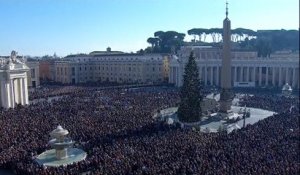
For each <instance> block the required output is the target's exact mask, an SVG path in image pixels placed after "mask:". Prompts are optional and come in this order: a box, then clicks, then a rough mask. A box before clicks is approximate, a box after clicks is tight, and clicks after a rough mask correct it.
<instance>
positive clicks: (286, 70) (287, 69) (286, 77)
mask: <svg viewBox="0 0 300 175" xmlns="http://www.w3.org/2000/svg"><path fill="white" fill-rule="evenodd" d="M285 83H289V68H288V67H286V68H285ZM285 83H284V84H285Z"/></svg>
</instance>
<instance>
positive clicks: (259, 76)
mask: <svg viewBox="0 0 300 175" xmlns="http://www.w3.org/2000/svg"><path fill="white" fill-rule="evenodd" d="M258 69H259V73H258V78H259V82H258V85H259V86H261V80H262V67H258Z"/></svg>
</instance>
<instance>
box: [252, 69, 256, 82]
mask: <svg viewBox="0 0 300 175" xmlns="http://www.w3.org/2000/svg"><path fill="white" fill-rule="evenodd" d="M252 76H253V79H252V81H253V82H254V84H255V78H256V77H255V76H256V67H255V66H254V67H253V72H252ZM255 86H256V85H255Z"/></svg>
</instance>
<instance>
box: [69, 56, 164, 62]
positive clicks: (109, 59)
mask: <svg viewBox="0 0 300 175" xmlns="http://www.w3.org/2000/svg"><path fill="white" fill-rule="evenodd" d="M144 59H147V58H144ZM161 59H162V58H160V57H157V58H153V57H152V58H150V59H149V60H161ZM115 60H117V61H119V60H126V61H137V60H139V58H78V59H77V60H76V58H73V61H115Z"/></svg>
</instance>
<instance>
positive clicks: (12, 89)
mask: <svg viewBox="0 0 300 175" xmlns="http://www.w3.org/2000/svg"><path fill="white" fill-rule="evenodd" d="M9 85H10V99H11V101H10V107H11V108H14V107H15V102H16V101H15V91H14V80H13V79H10V80H9Z"/></svg>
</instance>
